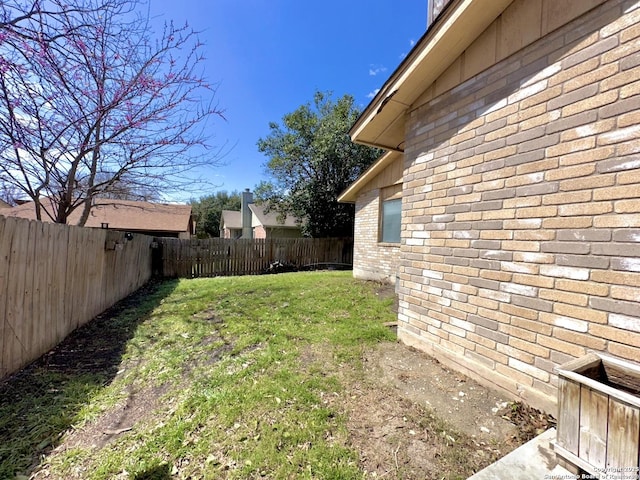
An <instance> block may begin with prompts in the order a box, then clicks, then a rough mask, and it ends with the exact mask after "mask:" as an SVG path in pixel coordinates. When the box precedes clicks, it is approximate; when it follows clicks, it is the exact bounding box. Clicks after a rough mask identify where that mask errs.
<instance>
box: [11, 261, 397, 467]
mask: <svg viewBox="0 0 640 480" xmlns="http://www.w3.org/2000/svg"><path fill="white" fill-rule="evenodd" d="M374 288H375V285H373V284H371V283H365V282H359V281H356V280H353V279H352V278H351V273H350V272H320V273H317V272H315V273H294V274H283V275H276V276H255V277H235V278H216V279H199V280H183V281H179V282H168V283H166V284H163V285H161V286H159V287H157V288H155V289H154V290H153V291H152V292H150V293H149V294H148V295H146V296H145V297H141V299H140V300H139V301H136V302H133V303H135V305H128V306H126V307H124V308H122V309H121V311H119V312H118V313H117V315H115V316H114V317H112V318H110V319H109V320H108V322H110V323H107V325H106V326H107V327H108V328H107V330H104V325H102V327H103V330H102V333H101V335H102V336H103V337H104V336H105V332H107V333H106V335H107V336H110V335H111V334H110V333H109V332H112V331H115V332H116V334H114V338H117V341H115V343H117V344H119V348H120V350H119V351H118V354H117V355H115V356H114V358H112V360H111V363H110V364H107V365H105V366H104V369H102V370H101V369H95V368H94V369H90V371H88V372H87V371H83V370H82V369H71V370H70V371H69V372H65V371H64V370H63V369H60V370H59V371H53V372H52V371H51V370H50V369H47V368H46V366H44V365H43V366H39V367H36V368H33V369H31V371H30V373H29V375H30V376H29V377H28V379H25V382H27V383H29V384H30V385H32V386H33V389H34V392H37V393H38V395H34V396H33V397H34V398H31V399H29V400H27V399H21V398H20V396H21V395H22V393H21V392H22V391H21V390H20V388H21V387H18V386H15V387H12V388H14V395H13V396H11V395H10V394H9V393H7V392H4V391H2V392H0V393H1V395H2V396H0V419H2V423H0V478H11V477H12V476H13V475H16V474H24V473H27V472H28V468H29V464H30V463H31V462H32V461H33V460H34V458H33V457H32V455H33V453H34V452H35V453H41V452H46V451H47V450H48V449H50V448H51V447H55V446H56V445H57V444H58V443H59V442H60V441H61V437H62V436H63V435H64V433H65V431H67V430H68V429H69V428H71V427H75V428H79V427H82V426H83V425H90V422H91V421H92V420H96V419H98V418H99V417H100V416H101V415H104V414H105V413H104V412H109V411H111V410H113V409H117V408H118V406H121V405H122V404H123V402H130V403H134V404H135V402H144V401H145V398H146V397H148V398H149V400H148V402H149V404H148V408H142V409H141V411H142V412H144V413H143V414H141V415H140V418H139V419H138V420H139V421H137V422H136V423H135V424H134V425H132V426H133V428H132V430H131V431H128V432H126V433H124V434H121V435H118V436H117V437H116V438H115V439H114V440H113V441H112V442H111V443H109V445H108V447H107V448H102V449H96V450H91V448H90V446H89V445H81V446H78V447H74V448H70V449H68V450H66V451H62V452H58V453H57V454H55V455H49V456H46V457H44V460H43V461H42V464H41V465H40V467H41V468H46V469H48V470H49V471H50V472H51V475H52V477H53V478H66V477H70V476H76V477H81V478H87V479H110V478H116V477H118V475H122V477H121V478H134V479H143V478H171V475H172V473H173V474H179V477H180V478H189V477H190V478H203V479H207V478H220V477H223V478H260V477H268V478H331V479H335V478H344V479H349V478H362V476H363V474H362V472H361V471H360V469H359V468H358V456H357V453H356V452H355V451H353V450H352V449H351V448H350V447H349V445H348V442H347V438H346V437H347V433H346V427H345V418H344V417H343V414H342V413H341V412H340V411H339V410H336V409H334V407H332V406H331V402H326V400H325V399H326V398H327V396H330V395H333V394H334V392H340V391H341V389H342V388H343V387H342V383H341V372H340V370H341V369H340V366H341V365H343V366H346V365H348V366H349V368H350V369H356V370H357V369H358V368H359V367H360V361H361V360H360V359H361V356H362V352H363V349H364V348H366V347H367V346H370V345H371V344H373V343H376V342H380V341H386V340H393V334H392V332H390V331H389V329H388V328H386V327H384V326H383V322H386V321H392V320H393V319H394V314H393V313H392V312H391V309H390V308H389V307H390V302H391V300H380V299H379V298H378V297H377V296H376V295H375V291H374ZM118 332H119V333H118ZM93 333H94V334H97V333H96V332H93ZM109 342H114V340H113V339H112V338H103V340H102V343H100V342H99V341H98V345H103V344H109ZM90 347H91V346H90ZM87 348H89V347H87ZM92 348H95V345H94V346H92ZM107 363H108V362H107ZM327 367H329V368H327ZM25 378H26V377H25ZM25 386H26V385H23V387H25ZM0 388H1V387H0ZM154 395H155V396H154ZM142 405H143V407H144V406H145V405H144V403H142ZM8 418H12V419H13V420H7V419H8ZM16 429H17V430H16ZM25 429H26V430H25ZM35 460H36V461H37V458H36V459H35ZM36 463H37V462H36ZM80 468H81V469H82V470H81V474H79V473H78V472H79V469H80Z"/></svg>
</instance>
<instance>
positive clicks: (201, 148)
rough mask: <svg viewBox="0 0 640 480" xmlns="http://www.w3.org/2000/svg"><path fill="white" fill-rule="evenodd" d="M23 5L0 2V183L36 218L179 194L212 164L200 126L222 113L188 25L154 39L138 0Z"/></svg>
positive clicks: (212, 152) (14, 0) (214, 158)
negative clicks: (24, 200)
mask: <svg viewBox="0 0 640 480" xmlns="http://www.w3.org/2000/svg"><path fill="white" fill-rule="evenodd" d="M25 3H26V2H24V1H23V0H9V1H6V0H5V1H3V2H2V3H1V4H0V184H3V185H4V186H5V188H11V189H13V191H15V190H18V191H20V192H21V194H22V195H23V196H27V197H29V198H30V199H32V200H33V201H34V202H35V208H36V215H37V218H38V219H45V218H49V219H50V220H53V221H55V222H58V223H67V219H68V217H69V215H70V213H71V212H73V211H74V210H76V209H80V211H81V212H82V214H81V215H80V221H79V224H80V225H84V223H85V222H86V219H87V218H88V215H89V212H90V208H91V205H92V200H93V199H94V198H95V197H109V196H111V197H113V196H114V195H116V194H121V192H123V190H126V191H127V192H129V193H130V194H131V193H135V192H138V193H140V192H143V193H144V196H148V195H151V196H154V195H155V196H158V195H160V194H162V193H167V192H170V191H175V190H179V189H184V187H185V186H186V185H188V184H193V182H194V179H193V178H192V176H191V172H193V171H194V169H197V168H199V167H202V166H212V165H213V166H215V165H216V164H217V163H218V162H219V159H220V154H221V151H220V149H212V148H211V146H210V145H208V137H209V136H208V135H207V120H210V119H211V118H212V117H218V118H222V115H223V112H222V110H220V109H219V107H218V106H217V105H216V104H215V103H214V96H215V88H214V87H212V86H211V85H209V84H208V83H206V82H205V80H204V78H203V74H202V72H201V69H200V66H201V63H202V60H203V56H202V48H203V47H202V44H200V43H199V42H198V40H197V36H196V34H195V32H193V31H192V30H190V29H189V27H188V26H184V27H176V26H174V25H173V24H171V23H169V24H165V26H164V30H163V31H162V33H161V34H160V35H159V36H158V38H157V39H155V40H152V29H151V27H150V24H149V18H148V16H147V15H145V14H143V13H141V12H142V11H143V9H142V8H141V7H143V6H144V5H143V4H142V3H140V2H138V1H137V0H131V1H130V0H31V2H29V3H28V4H25ZM118 192H120V193H118ZM45 197H46V198H49V199H50V200H51V202H43V201H42V199H44V198H45Z"/></svg>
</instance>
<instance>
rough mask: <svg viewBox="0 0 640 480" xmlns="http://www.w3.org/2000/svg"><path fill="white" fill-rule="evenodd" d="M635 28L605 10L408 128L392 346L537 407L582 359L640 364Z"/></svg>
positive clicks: (627, 11)
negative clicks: (424, 354) (596, 355)
mask: <svg viewBox="0 0 640 480" xmlns="http://www.w3.org/2000/svg"><path fill="white" fill-rule="evenodd" d="M638 23H640V8H637V2H629V1H626V2H625V1H618V0H611V1H608V2H605V3H604V4H602V5H601V6H599V7H597V8H595V9H594V10H592V11H591V12H588V13H587V14H585V15H583V16H581V17H579V18H577V19H575V20H574V21H572V22H571V23H569V24H567V25H565V26H563V27H561V28H560V29H558V30H556V31H554V32H552V33H550V34H548V35H546V36H545V37H543V38H542V39H540V40H538V41H536V42H535V43H533V44H531V45H529V46H527V47H526V48H524V49H522V50H520V51H519V52H516V53H514V54H513V55H511V56H510V57H508V58H506V59H504V60H502V61H501V62H500V63H498V64H496V65H494V66H492V67H491V68H489V69H488V70H485V71H484V72H482V73H480V74H478V75H476V76H475V77H473V78H471V79H469V80H467V81H466V82H464V83H462V84H461V85H459V86H457V87H455V88H454V89H452V90H449V91H448V92H445V93H442V94H441V95H439V96H437V97H435V98H433V99H432V100H430V101H429V102H428V103H426V104H424V105H420V106H416V107H415V108H414V109H413V110H412V111H411V112H410V113H409V114H408V117H407V126H406V147H405V183H404V191H403V230H402V247H401V257H400V258H401V259H400V267H399V284H398V286H397V289H398V292H399V295H400V308H399V324H400V325H399V336H400V337H401V338H402V339H403V340H404V341H405V342H407V343H409V344H412V345H415V346H417V347H418V348H422V349H423V350H426V351H428V352H430V353H432V354H434V355H436V356H438V357H440V358H442V359H446V360H447V362H448V363H450V364H452V365H454V366H456V367H457V368H459V369H460V370H462V371H468V372H471V373H474V374H475V375H476V376H480V377H482V378H483V379H484V380H485V381H486V382H491V383H493V384H494V385H496V386H498V387H499V388H501V389H502V390H505V391H508V392H510V393H511V394H512V395H514V396H519V397H521V398H524V399H525V400H527V401H529V402H530V403H532V404H534V405H538V406H543V407H546V408H549V407H550V405H552V404H553V402H554V399H555V387H556V385H557V376H556V375H555V373H554V371H553V368H554V367H555V366H556V365H558V364H559V363H563V362H565V361H567V360H568V359H570V358H572V357H577V356H581V355H583V354H585V353H586V351H587V350H589V349H593V350H600V351H604V352H608V353H611V354H614V355H618V356H621V357H625V358H628V359H630V360H634V361H638V359H640V156H639V155H640V125H639V124H638V119H639V117H638V109H639V108H640V66H639V65H640V29H638ZM365 231H366V232H367V235H368V237H369V238H372V239H373V237H372V235H371V232H373V231H376V232H377V203H376V192H375V191H372V192H369V193H367V194H366V195H365V196H363V197H362V198H361V200H360V201H359V202H358V220H357V222H356V238H358V237H360V236H361V235H363V234H364V232H365ZM383 250H385V249H383V248H381V247H380V246H377V245H375V244H364V243H360V245H359V246H357V249H356V259H359V261H358V262H357V263H358V265H357V268H359V269H362V270H363V271H365V270H367V268H368V267H369V266H370V265H371V264H373V263H377V264H378V265H379V264H380V263H381V262H383V259H384V258H393V260H392V261H391V262H390V263H389V275H393V274H394V273H395V270H394V268H393V263H394V262H395V258H396V255H395V252H394V253H393V254H390V255H389V256H388V257H385V256H384V255H383ZM354 268H356V267H354Z"/></svg>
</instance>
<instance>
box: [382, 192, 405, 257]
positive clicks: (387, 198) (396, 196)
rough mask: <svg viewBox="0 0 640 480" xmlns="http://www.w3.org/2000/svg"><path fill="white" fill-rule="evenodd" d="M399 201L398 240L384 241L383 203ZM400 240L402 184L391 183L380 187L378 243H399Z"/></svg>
mask: <svg viewBox="0 0 640 480" xmlns="http://www.w3.org/2000/svg"><path fill="white" fill-rule="evenodd" d="M397 201H399V202H400V212H399V215H400V218H399V221H400V222H399V231H398V241H397V242H396V241H388V240H387V241H385V240H383V238H384V233H385V232H384V226H385V221H384V220H385V216H384V210H385V204H387V205H388V204H389V203H388V202H394V203H395V202H397ZM401 241H402V184H401V183H398V184H396V185H391V186H389V187H385V188H381V189H380V204H379V208H378V243H381V244H386V245H400V243H401Z"/></svg>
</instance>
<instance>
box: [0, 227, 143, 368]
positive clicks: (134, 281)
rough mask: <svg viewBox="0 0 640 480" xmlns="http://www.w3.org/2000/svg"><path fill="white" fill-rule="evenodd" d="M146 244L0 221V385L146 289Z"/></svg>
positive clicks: (112, 234) (102, 233)
mask: <svg viewBox="0 0 640 480" xmlns="http://www.w3.org/2000/svg"><path fill="white" fill-rule="evenodd" d="M152 241H153V238H152V237H148V236H145V235H137V234H136V235H134V237H133V238H131V239H130V240H127V239H126V238H125V234H124V233H123V232H118V231H112V230H100V229H93V228H81V227H73V226H67V225H59V224H51V223H43V222H36V221H30V220H25V219H19V218H12V217H4V216H2V215H0V378H2V377H4V376H6V375H8V374H10V373H12V372H15V371H17V370H18V369H20V368H22V367H23V366H25V365H27V364H28V363H30V362H31V361H33V360H35V359H36V358H38V357H39V356H40V355H42V354H44V353H46V352H48V351H49V350H50V349H51V348H53V347H54V346H55V345H57V344H58V343H59V342H60V341H62V340H63V339H64V338H65V337H66V336H67V335H68V334H69V333H70V332H71V331H73V330H74V329H76V328H77V327H79V326H80V325H82V324H84V323H86V322H87V321H89V320H91V319H92V318H93V317H95V316H96V315H98V314H99V313H101V312H103V311H104V310H106V309H107V308H109V307H110V306H111V305H113V304H114V303H116V302H117V301H118V300H120V299H122V298H124V297H126V296H127V295H129V294H130V293H132V292H134V291H135V290H137V289H138V288H139V287H141V286H142V285H143V284H144V283H146V282H147V281H148V280H149V278H150V277H151V248H150V246H151V243H152Z"/></svg>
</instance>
